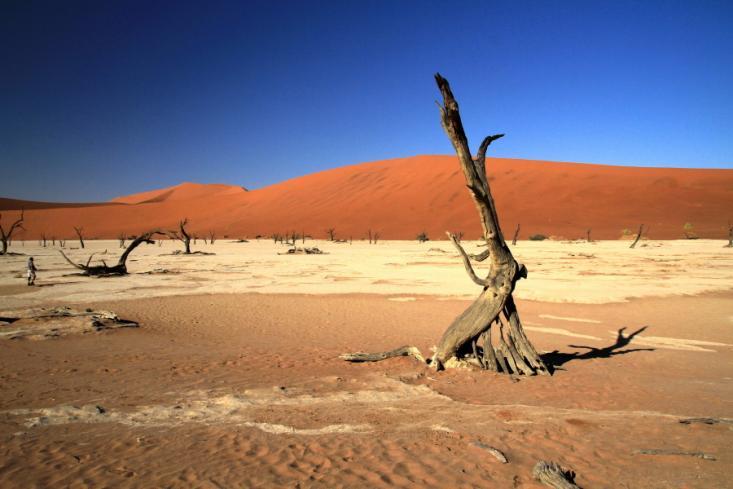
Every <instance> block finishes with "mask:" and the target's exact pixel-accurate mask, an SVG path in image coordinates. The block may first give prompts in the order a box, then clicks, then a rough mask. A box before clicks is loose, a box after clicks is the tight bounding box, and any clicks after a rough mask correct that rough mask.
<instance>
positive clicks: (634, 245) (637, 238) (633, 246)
mask: <svg viewBox="0 0 733 489" xmlns="http://www.w3.org/2000/svg"><path fill="white" fill-rule="evenodd" d="M643 231H644V225H643V224H642V225H641V226H639V232H638V233H636V239H635V240H634V242H633V243H631V246H629V248H635V247H636V243H638V242H639V240H640V239H641V233H642V232H643Z"/></svg>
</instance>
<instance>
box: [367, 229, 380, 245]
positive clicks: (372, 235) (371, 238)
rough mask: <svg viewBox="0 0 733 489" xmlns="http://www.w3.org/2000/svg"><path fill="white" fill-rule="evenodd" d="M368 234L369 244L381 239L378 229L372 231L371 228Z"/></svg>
mask: <svg viewBox="0 0 733 489" xmlns="http://www.w3.org/2000/svg"><path fill="white" fill-rule="evenodd" d="M368 236H369V244H377V241H378V240H379V233H378V232H377V231H372V230H371V229H369V231H368Z"/></svg>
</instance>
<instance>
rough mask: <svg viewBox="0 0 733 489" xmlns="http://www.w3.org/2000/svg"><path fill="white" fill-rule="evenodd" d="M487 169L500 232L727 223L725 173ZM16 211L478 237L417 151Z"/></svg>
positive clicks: (54, 225) (731, 212)
mask: <svg viewBox="0 0 733 489" xmlns="http://www.w3.org/2000/svg"><path fill="white" fill-rule="evenodd" d="M487 167H488V169H487V171H488V174H489V178H490V180H491V187H492V191H493V193H494V197H495V199H496V202H497V207H498V212H499V215H500V218H501V224H502V228H503V230H504V233H505V235H507V236H508V237H511V235H512V234H513V232H514V228H515V226H516V225H517V223H521V226H522V231H521V234H520V239H526V238H527V237H528V236H529V235H531V234H537V233H541V234H545V235H547V236H556V237H563V238H578V237H581V236H584V235H585V232H586V229H588V228H591V229H592V237H594V238H596V239H617V238H619V237H620V236H621V231H622V230H623V229H625V228H628V229H631V230H636V229H637V228H638V226H639V224H642V223H643V224H645V225H647V226H649V228H650V232H649V235H648V236H649V237H650V238H652V239H676V238H681V237H683V225H684V224H685V223H687V222H689V223H691V224H693V226H694V231H695V233H696V234H697V235H699V236H700V237H701V238H723V237H724V236H727V223H728V221H729V220H731V219H733V170H699V169H670V168H635V167H620V166H605V165H592V164H577V163H556V162H545V161H530V160H518V159H507V158H490V159H489V161H488V164H487ZM20 207H24V208H25V209H26V229H27V230H26V231H25V233H23V235H21V236H19V237H18V238H19V239H36V238H38V237H39V236H40V234H41V233H45V234H46V236H49V237H50V236H55V237H72V236H73V234H74V233H73V228H72V226H80V225H81V226H84V229H85V234H86V235H87V236H88V237H89V238H114V237H116V236H117V235H119V234H120V233H121V232H124V233H126V234H128V235H132V234H137V233H139V232H141V231H143V230H146V229H150V228H155V227H162V228H173V227H174V226H175V224H176V223H177V221H178V220H179V219H182V218H184V217H187V218H188V219H189V223H190V229H191V231H193V232H194V233H199V234H200V235H203V234H204V233H206V232H207V231H209V230H214V231H216V234H217V236H219V237H220V238H223V237H224V236H227V237H230V238H234V237H254V236H256V235H258V234H259V235H263V236H267V235H270V234H271V233H274V232H279V233H284V232H291V231H296V232H297V233H299V234H300V233H301V232H303V231H305V233H306V234H308V235H312V236H313V237H316V238H322V237H325V235H326V232H325V230H326V229H327V228H331V227H333V228H335V229H336V235H337V237H339V238H349V237H353V238H354V239H361V238H363V237H365V236H366V234H367V230H368V229H372V230H374V231H377V232H379V233H380V236H381V238H383V239H414V238H415V236H416V235H417V234H418V233H420V232H421V231H426V232H427V233H428V235H429V236H430V237H431V238H432V239H444V237H445V235H444V232H445V231H446V230H451V231H463V232H464V233H465V235H466V237H467V238H476V237H478V235H479V225H478V218H477V214H476V210H475V209H474V207H473V203H472V202H471V200H470V197H469V195H468V192H467V190H466V189H465V186H464V180H463V175H462V174H461V173H460V168H459V166H458V162H457V161H456V159H455V157H453V156H416V157H412V158H404V159H393V160H386V161H379V162H375V163H364V164H359V165H354V166H347V167H343V168H337V169H334V170H328V171H324V172H320V173H315V174H312V175H306V176H304V177H299V178H294V179H292V180H287V181H284V182H281V183H278V184H275V185H271V186H269V187H265V188H262V189H258V190H253V191H247V190H246V189H244V188H242V187H237V186H229V185H219V184H216V185H201V184H192V183H184V184H181V185H177V186H175V187H171V188H167V189H160V190H153V191H150V192H143V193H140V194H135V195H131V196H126V197H118V198H116V199H113V201H112V202H111V203H106V204H48V203H34V202H23V201H17V200H11V199H0V210H4V211H5V212H3V214H4V215H3V221H5V220H6V219H12V218H13V216H14V215H15V212H12V211H10V212H8V211H9V210H11V209H15V210H17V209H19V208H20Z"/></svg>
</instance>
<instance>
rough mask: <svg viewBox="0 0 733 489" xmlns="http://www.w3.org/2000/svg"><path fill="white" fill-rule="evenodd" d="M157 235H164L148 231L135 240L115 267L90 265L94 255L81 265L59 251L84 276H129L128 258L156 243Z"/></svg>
mask: <svg viewBox="0 0 733 489" xmlns="http://www.w3.org/2000/svg"><path fill="white" fill-rule="evenodd" d="M156 234H163V233H162V232H161V231H159V230H157V229H156V230H152V231H148V232H146V233H143V234H141V235H140V236H138V237H137V238H135V239H134V240H133V241H132V242H131V243H130V246H128V247H127V248H126V249H125V251H124V252H123V253H122V256H120V259H119V260H118V261H117V264H116V265H114V266H111V267H110V266H108V265H107V263H106V262H105V261H104V260H102V264H101V265H90V263H91V261H92V257H93V256H94V253H92V254H91V255H89V258H88V259H87V262H86V264H81V263H74V262H73V261H71V260H70V259H69V257H68V256H66V255H65V254H64V252H63V251H61V250H59V253H61V256H63V257H64V259H65V260H66V261H67V262H68V263H69V264H70V265H72V266H74V267H76V268H78V269H79V270H81V271H82V272H83V273H84V275H90V276H98V277H99V276H114V275H127V257H128V256H129V255H130V253H132V251H133V250H134V249H135V248H137V247H138V246H139V245H140V244H141V243H148V244H153V243H155V241H153V239H152V238H153V236H155V235H156Z"/></svg>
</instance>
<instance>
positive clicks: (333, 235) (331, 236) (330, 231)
mask: <svg viewBox="0 0 733 489" xmlns="http://www.w3.org/2000/svg"><path fill="white" fill-rule="evenodd" d="M326 234H327V235H328V240H329V241H333V240H334V239H336V230H335V229H334V228H328V229H326Z"/></svg>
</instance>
